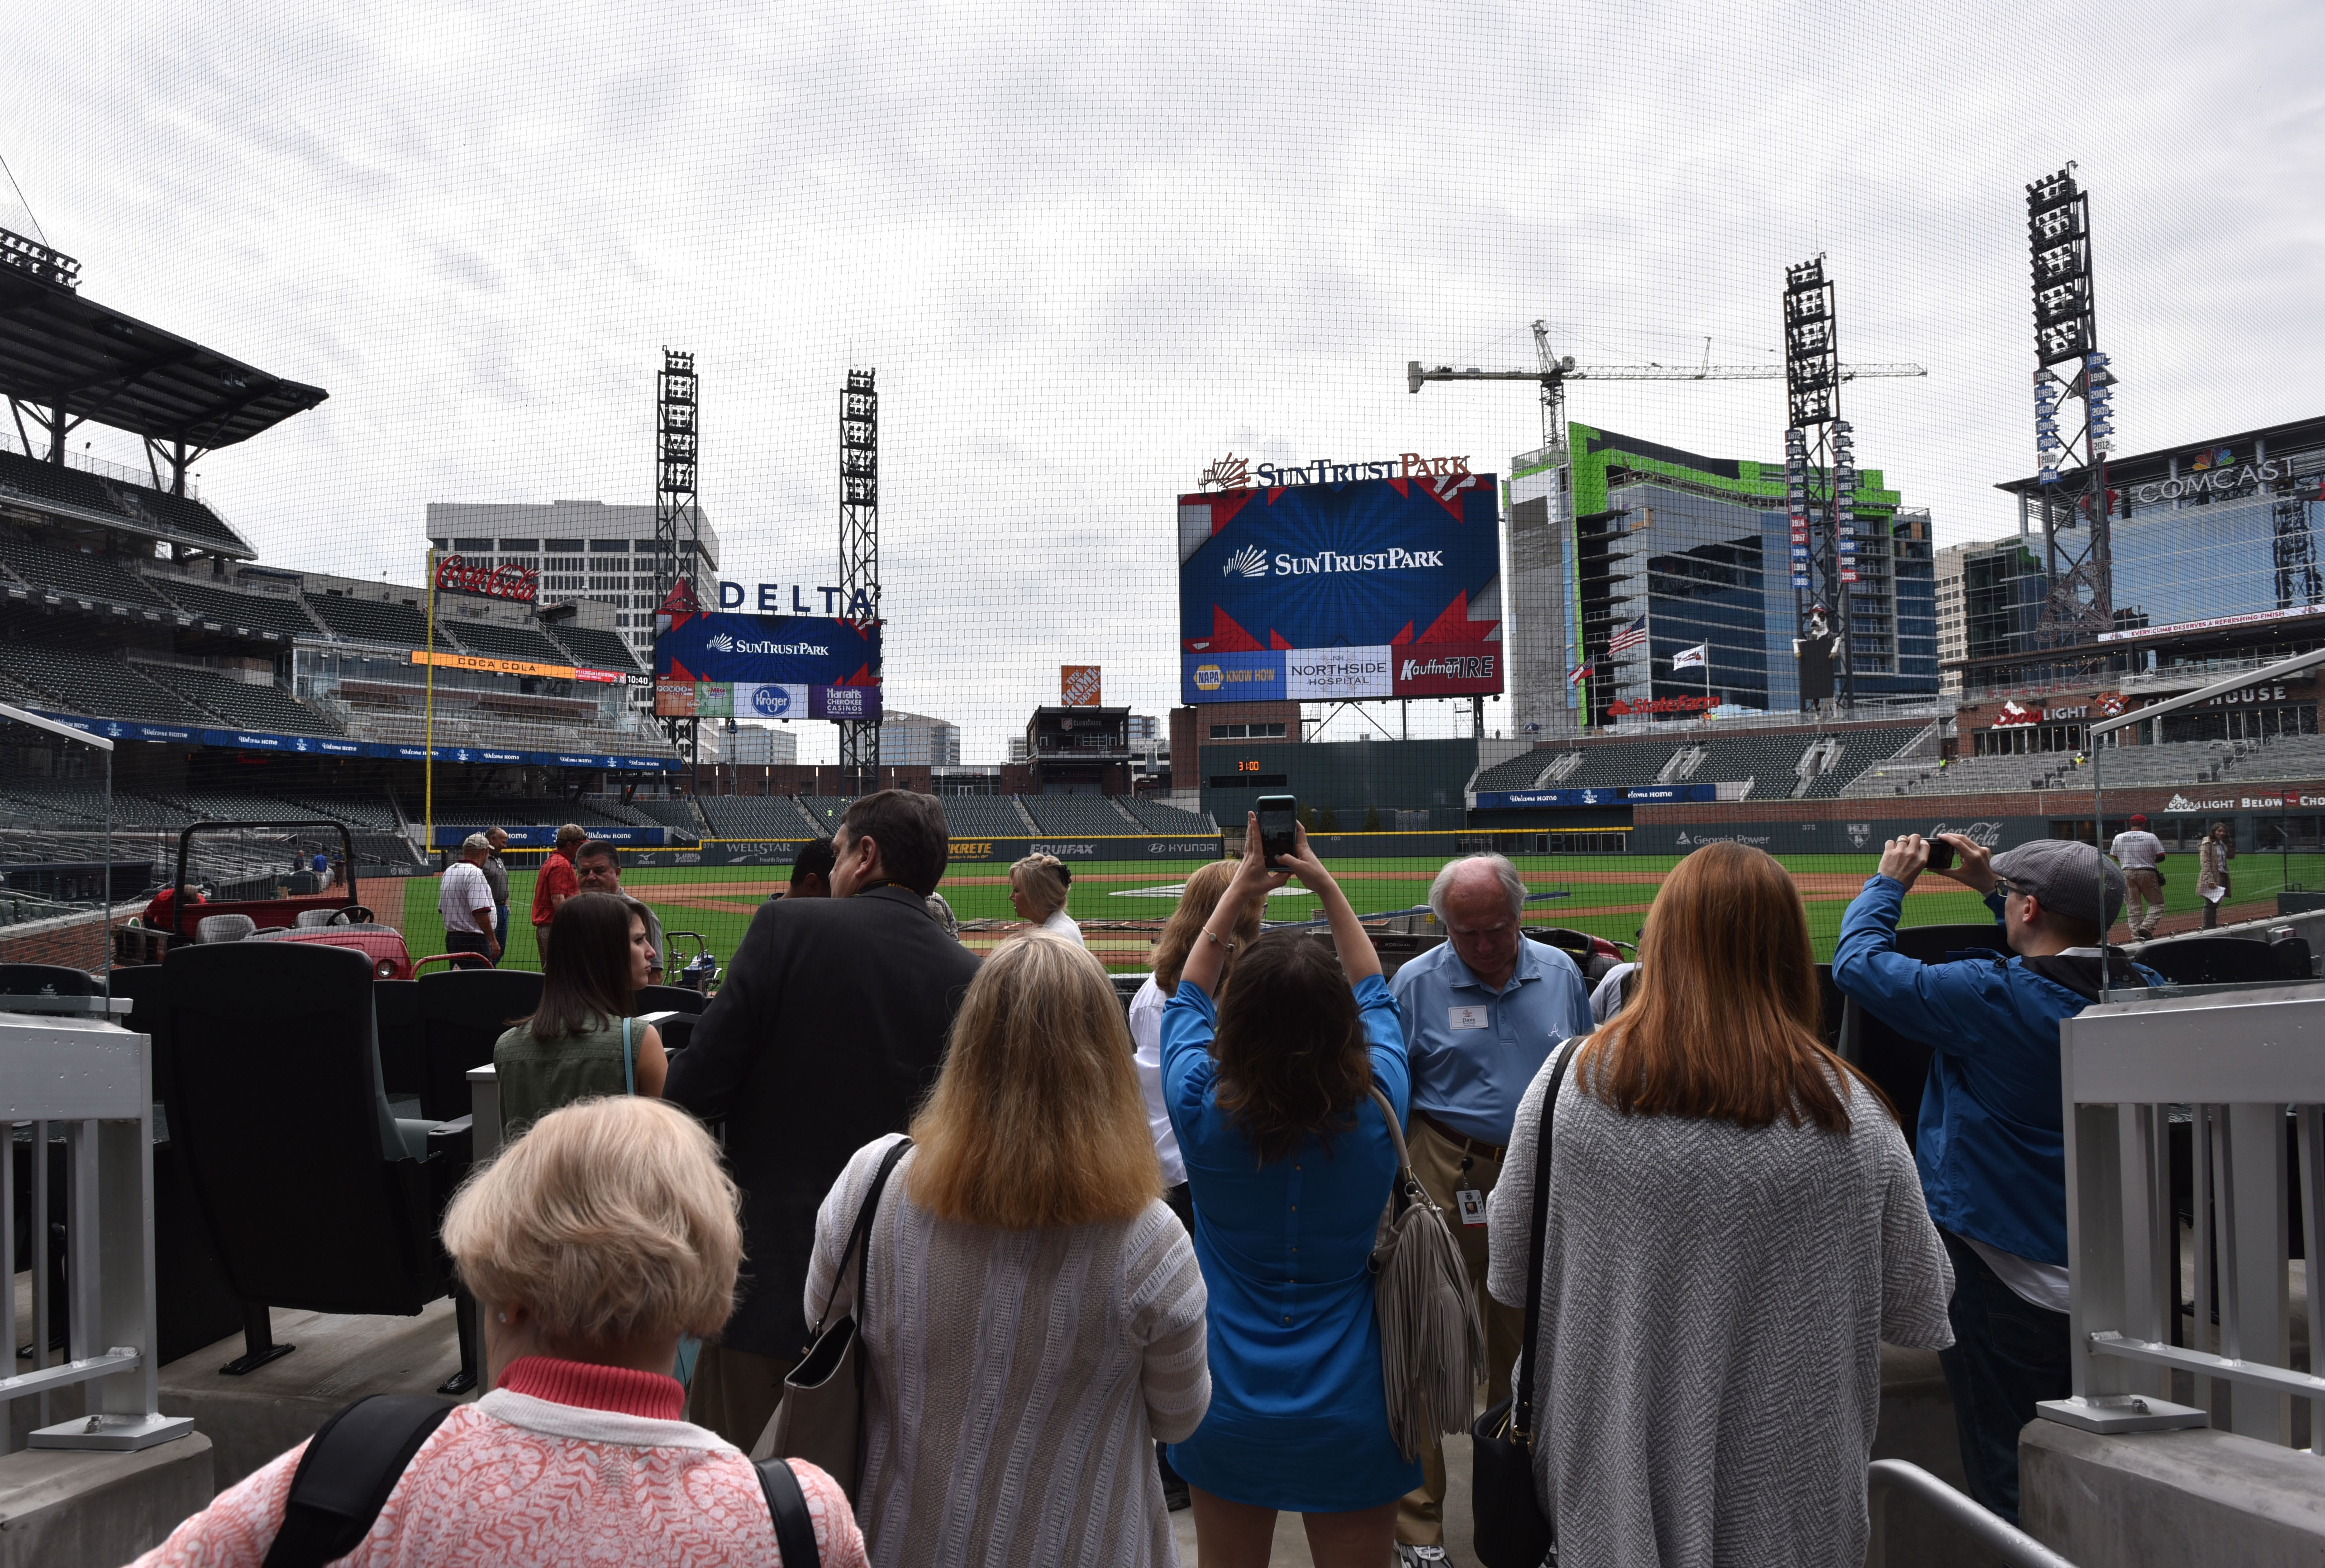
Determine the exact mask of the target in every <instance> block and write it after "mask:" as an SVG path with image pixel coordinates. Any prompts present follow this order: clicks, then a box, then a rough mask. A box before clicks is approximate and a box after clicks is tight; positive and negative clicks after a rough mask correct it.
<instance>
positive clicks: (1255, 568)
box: [1219, 545, 1445, 577]
mask: <svg viewBox="0 0 2325 1568" xmlns="http://www.w3.org/2000/svg"><path fill="white" fill-rule="evenodd" d="M1444 564H1445V552H1443V551H1442V550H1379V551H1373V552H1367V553H1365V554H1361V555H1343V554H1341V553H1340V552H1338V551H1337V550H1320V551H1318V552H1316V553H1315V554H1313V555H1289V554H1284V555H1278V556H1277V557H1276V558H1275V561H1274V573H1275V575H1276V576H1278V577H1320V576H1323V575H1325V574H1327V573H1339V572H1349V571H1425V570H1427V569H1428V568H1431V567H1438V566H1443V565H1444ZM1269 569H1270V568H1269V562H1268V560H1267V557H1266V555H1265V554H1264V552H1262V551H1261V550H1260V549H1259V548H1258V547H1257V546H1256V545H1246V546H1245V547H1244V548H1243V549H1241V550H1238V551H1237V552H1235V553H1234V554H1233V555H1230V556H1228V557H1227V564H1226V565H1225V566H1223V567H1221V568H1220V569H1219V575H1220V576H1221V577H1237V576H1241V577H1265V576H1266V575H1268V571H1269Z"/></svg>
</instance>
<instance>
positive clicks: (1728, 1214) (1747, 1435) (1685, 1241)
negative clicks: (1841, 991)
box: [1487, 844, 1953, 1568]
mask: <svg viewBox="0 0 2325 1568" xmlns="http://www.w3.org/2000/svg"><path fill="white" fill-rule="evenodd" d="M1813 960H1814V954H1813V952H1812V950H1811V947H1810V945H1809V932H1808V915H1807V911H1806V909H1805V908H1804V907H1803V906H1802V903H1801V897H1800V894H1799V893H1798V892H1797V891H1796V890H1795V889H1794V887H1793V886H1792V878H1791V877H1788V876H1787V875H1786V874H1785V873H1784V871H1783V868H1781V867H1779V866H1778V865H1777V864H1776V863H1775V862H1774V860H1772V859H1770V858H1768V857H1767V856H1766V855H1765V854H1762V853H1761V852H1760V851H1759V850H1757V849H1746V848H1745V847H1743V846H1741V845H1737V844H1711V845H1707V846H1706V847H1704V848H1703V849H1698V850H1696V851H1695V852H1694V853H1693V854H1691V855H1690V856H1689V857H1688V858H1686V859H1684V860H1682V861H1681V862H1680V864H1679V868H1678V869H1677V870H1675V871H1674V872H1672V875H1671V876H1670V877H1668V878H1666V879H1665V881H1664V883H1663V888H1662V890H1661V892H1659V893H1658V894H1657V895H1656V897H1655V902H1654V906H1653V909H1651V910H1650V911H1649V912H1648V914H1647V927H1646V934H1645V937H1644V943H1643V945H1642V947H1641V950H1640V954H1639V974H1640V976H1641V983H1640V985H1639V986H1638V987H1637V988H1636V989H1635V993H1634V995H1633V996H1632V998H1631V1000H1630V1002H1629V1003H1628V1004H1627V1005H1626V1007H1624V1008H1623V1010H1622V1011H1621V1012H1619V1013H1617V1014H1616V1015H1615V1016H1614V1018H1613V1019H1612V1020H1611V1021H1609V1022H1608V1023H1607V1025H1605V1026H1604V1027H1602V1028H1600V1029H1599V1030H1598V1032H1597V1033H1595V1034H1593V1035H1590V1036H1589V1039H1588V1040H1587V1042H1585V1043H1584V1044H1580V1045H1577V1046H1570V1047H1568V1050H1567V1052H1557V1053H1552V1057H1551V1060H1550V1062H1548V1063H1546V1064H1545V1065H1544V1066H1543V1068H1542V1072H1540V1073H1539V1074H1538V1075H1537V1076H1536V1077H1535V1079H1534V1081H1533V1087H1532V1088H1531V1089H1530V1090H1527V1092H1526V1094H1525V1096H1524V1099H1522V1100H1521V1101H1520V1103H1519V1107H1518V1113H1517V1124H1516V1128H1515V1130H1514V1133H1513V1135H1512V1137H1511V1140H1510V1147H1509V1152H1508V1154H1507V1155H1506V1156H1505V1160H1504V1163H1503V1166H1502V1169H1503V1173H1504V1174H1503V1177H1502V1180H1501V1182H1500V1183H1499V1184H1498V1185H1496V1187H1495V1188H1494V1191H1493V1192H1492V1194H1491V1196H1490V1197H1489V1198H1488V1199H1487V1227H1488V1229H1487V1240H1488V1244H1489V1246H1490V1248H1491V1255H1492V1259H1493V1261H1492V1265H1491V1266H1490V1267H1489V1269H1488V1271H1487V1289H1488V1290H1489V1291H1491V1292H1492V1294H1493V1295H1494V1298H1495V1299H1496V1300H1497V1301H1502V1302H1506V1303H1508V1304H1511V1305H1512V1306H1523V1305H1524V1303H1525V1296H1526V1285H1527V1280H1526V1270H1525V1260H1526V1257H1527V1249H1528V1247H1529V1245H1530V1244H1531V1243H1532V1241H1533V1229H1534V1226H1535V1225H1536V1224H1537V1223H1538V1221H1537V1220H1536V1218H1535V1216H1534V1213H1533V1170H1534V1158H1535V1150H1536V1149H1537V1148H1538V1147H1539V1146H1540V1144H1539V1131H1540V1128H1541V1127H1542V1100H1543V1098H1544V1094H1545V1090H1546V1088H1547V1086H1548V1084H1549V1083H1550V1081H1551V1080H1552V1076H1553V1075H1554V1074H1555V1073H1556V1072H1557V1069H1558V1066H1559V1061H1560V1058H1561V1056H1563V1055H1565V1054H1567V1053H1569V1052H1570V1053H1573V1054H1574V1057H1575V1060H1574V1062H1572V1064H1571V1065H1570V1068H1569V1070H1568V1072H1567V1073H1566V1077H1565V1081H1564V1082H1563V1083H1562V1084H1561V1089H1560V1092H1559V1097H1558V1103H1557V1108H1556V1113H1557V1114H1556V1119H1555V1121H1554V1122H1553V1123H1552V1142H1551V1149H1552V1159H1551V1178H1550V1197H1549V1203H1548V1211H1549V1212H1548V1216H1547V1220H1548V1233H1547V1237H1546V1241H1545V1246H1544V1248H1543V1257H1542V1311H1541V1327H1540V1330H1539V1331H1538V1334H1537V1336H1536V1341H1535V1352H1534V1357H1535V1359H1534V1390H1535V1392H1534V1402H1533V1408H1534V1410H1535V1412H1536V1413H1537V1428H1536V1433H1537V1435H1536V1437H1535V1441H1534V1444H1533V1455H1534V1484H1535V1489H1536V1491H1537V1492H1538V1494H1539V1495H1540V1497H1541V1499H1542V1505H1543V1508H1544V1509H1545V1511H1546V1512H1547V1513H1548V1515H1549V1517H1551V1518H1552V1520H1553V1521H1554V1523H1555V1525H1556V1527H1557V1530H1558V1545H1559V1556H1558V1560H1559V1563H1560V1565H1561V1568H1600V1565H1602V1564H1621V1563H1686V1564H1689V1565H1690V1568H1723V1565H1726V1564H1736V1565H1737V1568H1743V1565H1745V1564H1758V1563H1787V1564H1798V1563H1805V1564H1821V1565H1824V1568H1857V1564H1859V1563H1863V1562H1864V1561H1865V1548H1866V1534H1867V1520H1866V1505H1865V1466H1866V1459H1867V1457H1868V1456H1869V1454H1870V1452H1871V1449H1872V1446H1873V1434H1874V1429H1875V1427H1876V1424H1878V1421H1879V1418H1880V1411H1881V1344H1882V1341H1888V1342H1890V1343H1892V1344H1896V1345H1904V1346H1910V1347H1913V1348H1915V1349H1920V1350H1940V1349H1942V1348H1943V1347H1945V1346H1947V1345H1949V1344H1951V1343H1952V1342H1953V1331H1952V1330H1951V1328H1950V1326H1949V1324H1948V1322H1947V1318H1946V1303H1947V1301H1948V1299H1949V1298H1950V1297H1951V1295H1952V1294H1953V1271H1952V1270H1951V1268H1950V1267H1949V1266H1948V1265H1947V1262H1946V1254H1945V1250H1944V1248H1942V1247H1941V1245H1940V1243H1939V1240H1938V1233H1937V1230H1936V1229H1935V1228H1934V1227H1933V1226H1932V1225H1931V1222H1930V1216H1929V1211H1928V1209H1927V1208H1926V1207H1925V1206H1924V1203H1923V1201H1922V1183H1921V1180H1920V1178H1919V1177H1918V1176H1917V1175H1916V1174H1914V1170H1913V1155H1911V1154H1910V1153H1908V1152H1907V1150H1906V1147H1905V1139H1904V1134H1903V1133H1901V1132H1900V1131H1899V1130H1898V1127H1897V1120H1896V1116H1895V1114H1894V1112H1893V1111H1892V1110H1891V1109H1890V1108H1889V1105H1888V1103H1887V1101H1886V1100H1885V1099H1883V1098H1882V1095H1881V1091H1880V1090H1877V1089H1876V1088H1874V1087H1873V1085H1872V1083H1871V1082H1870V1081H1868V1080H1866V1079H1865V1078H1864V1077H1862V1076H1861V1075H1859V1074H1858V1073H1857V1072H1856V1071H1855V1070H1854V1069H1852V1068H1850V1067H1848V1066H1847V1065H1846V1064H1844V1063H1843V1062H1841V1061H1840V1059H1839V1057H1837V1056H1834V1055H1833V1054H1832V1053H1830V1052H1829V1051H1827V1050H1826V1049H1825V1048H1824V1046H1823V1045H1822V1044H1821V1043H1820V1041H1819V1039H1818V1036H1817V1027H1816V1025H1817V983H1816V971H1815V966H1814V961H1813Z"/></svg>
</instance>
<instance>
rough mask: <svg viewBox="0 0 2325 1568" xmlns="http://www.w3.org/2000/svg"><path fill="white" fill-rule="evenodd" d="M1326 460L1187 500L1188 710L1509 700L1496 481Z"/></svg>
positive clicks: (1182, 606) (1462, 469) (1184, 617)
mask: <svg viewBox="0 0 2325 1568" xmlns="http://www.w3.org/2000/svg"><path fill="white" fill-rule="evenodd" d="M1320 466H1321V467H1322V468H1323V469H1324V473H1323V474H1321V475H1319V476H1318V477H1317V478H1313V479H1311V480H1310V481H1309V482H1307V483H1304V484H1292V485H1282V484H1273V485H1269V486H1268V487H1264V488H1239V487H1230V488H1227V489H1225V490H1218V491H1209V492H1198V493H1195V494H1192V495H1185V496H1180V497H1179V639H1180V641H1179V647H1180V654H1181V671H1180V693H1181V700H1184V701H1186V702H1190V703H1202V702H1249V701H1255V700H1268V699H1271V698H1273V699H1279V700H1349V699H1373V698H1384V697H1403V696H1446V697H1452V696H1482V695H1487V694H1489V693H1493V692H1498V691H1501V690H1502V689H1503V676H1504V664H1503V660H1502V657H1501V647H1500V643H1501V580H1500V570H1501V568H1500V561H1501V509H1500V497H1499V489H1498V487H1497V486H1496V482H1495V478H1494V476H1492V475H1490V474H1472V473H1469V472H1468V471H1467V464H1466V462H1462V463H1453V462H1450V461H1449V462H1448V463H1447V464H1445V465H1444V466H1442V467H1439V466H1437V465H1434V464H1421V463H1417V462H1416V463H1414V464H1411V465H1407V464H1403V463H1402V462H1400V463H1399V464H1395V465H1391V464H1387V463H1370V464H1366V463H1356V464H1327V465H1320ZM1263 480H1264V474H1263Z"/></svg>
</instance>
